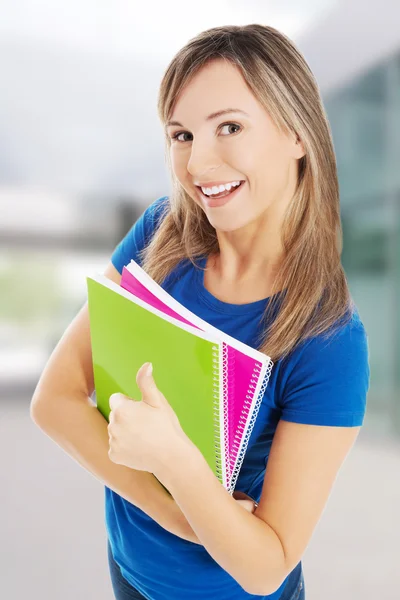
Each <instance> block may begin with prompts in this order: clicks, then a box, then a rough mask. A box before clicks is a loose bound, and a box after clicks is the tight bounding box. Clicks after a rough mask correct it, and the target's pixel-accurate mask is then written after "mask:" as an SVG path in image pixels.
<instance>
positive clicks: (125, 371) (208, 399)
mask: <svg viewBox="0 0 400 600" xmlns="http://www.w3.org/2000/svg"><path fill="white" fill-rule="evenodd" d="M87 288H88V306H89V317H90V335H91V345H92V359H93V371H94V383H95V390H96V401H97V408H98V410H99V411H100V412H101V413H102V414H103V416H104V417H105V418H106V419H107V421H108V420H109V414H110V406H109V398H110V396H111V394H113V393H115V392H121V393H123V394H125V395H127V396H129V397H130V398H133V399H134V400H140V399H141V394H140V391H139V388H138V386H137V384H136V374H137V372H138V370H139V368H140V367H141V366H142V364H143V363H145V362H148V361H149V362H151V363H153V375H154V379H155V381H156V383H157V387H158V388H159V389H160V391H161V392H162V393H163V394H164V396H165V397H166V398H167V400H168V402H169V403H170V404H171V406H172V408H173V409H174V411H175V412H176V414H177V416H178V419H179V422H180V424H181V426H182V429H183V430H184V431H185V433H186V435H187V436H188V437H189V438H190V439H191V440H192V442H193V443H194V444H195V445H196V446H197V447H198V448H199V450H200V451H201V453H202V454H203V456H204V458H205V459H206V461H207V463H208V464H209V466H210V468H211V469H212V470H213V472H214V474H215V475H216V477H218V479H219V480H220V482H221V483H222V484H223V483H224V467H223V465H222V460H223V458H222V448H223V447H224V446H223V440H222V437H221V436H222V435H223V400H222V362H221V361H222V357H221V353H222V348H221V343H220V342H219V341H218V340H217V339H216V338H213V337H212V336H211V335H210V334H208V333H205V332H203V331H201V330H200V329H196V328H194V327H193V328H192V327H190V326H189V325H186V324H184V323H182V322H180V321H177V320H175V319H174V318H172V317H169V316H166V315H165V314H163V313H162V312H160V311H158V310H157V309H153V308H152V307H149V306H148V305H146V304H145V303H144V302H142V301H141V300H139V299H137V298H135V297H134V296H133V295H132V294H130V293H129V292H127V291H126V290H124V289H123V288H122V287H120V286H119V285H117V284H116V283H114V282H113V281H111V280H109V279H108V278H106V277H105V276H104V275H95V276H93V277H87ZM220 379H221V384H220ZM221 426H222V427H221Z"/></svg>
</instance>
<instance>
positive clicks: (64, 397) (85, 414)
mask: <svg viewBox="0 0 400 600" xmlns="http://www.w3.org/2000/svg"><path fill="white" fill-rule="evenodd" d="M104 274H105V275H106V277H108V278H109V279H111V280H112V281H114V282H115V283H117V284H119V283H120V280H121V275H120V273H118V271H117V270H116V269H115V267H114V266H113V265H112V264H111V263H109V265H108V267H107V269H106V270H105V272H104ZM93 391H94V374H93V364H92V352H91V339H90V322H89V313H88V307H87V303H85V304H84V306H83V307H82V309H81V310H80V311H79V312H78V314H77V315H76V316H75V318H74V319H73V321H72V322H71V323H70V325H69V327H68V328H67V329H66V331H65V332H64V334H63V336H62V338H61V339H60V341H59V342H58V344H57V346H56V348H55V349H54V351H53V353H52V355H51V356H50V358H49V360H48V362H47V364H46V366H45V369H44V370H43V373H42V374H41V377H40V379H39V382H38V384H37V386H36V389H35V392H34V395H33V398H32V402H31V409H30V413H31V418H32V419H33V421H34V422H35V423H36V424H37V425H38V426H39V427H40V429H42V431H44V433H46V434H47V435H48V436H49V437H50V438H51V439H52V440H54V441H55V442H56V443H57V444H58V446H60V447H61V448H62V449H63V450H64V451H65V452H66V453H67V454H69V455H70V456H71V458H73V459H74V460H76V461H77V462H78V463H79V464H80V465H81V466H82V467H83V468H84V469H86V470H87V471H88V472H89V473H90V474H91V475H94V476H95V477H96V479H98V481H100V482H101V483H102V484H104V485H106V486H107V487H109V488H110V489H112V490H113V491H115V492H116V493H118V494H119V495H120V496H122V497H123V498H125V499H126V500H128V502H131V503H132V504H134V505H135V506H138V507H139V508H141V509H142V510H143V511H144V512H146V513H147V514H148V515H149V516H151V517H152V518H153V519H154V520H155V521H157V522H158V523H159V524H160V525H161V526H162V527H164V528H165V529H167V530H168V531H171V532H172V533H175V534H176V535H180V536H181V537H185V539H191V540H192V541H196V540H197V537H196V536H195V535H194V534H193V530H192V529H191V527H190V526H189V524H188V523H187V520H186V518H185V517H184V515H183V513H182V511H181V510H180V509H179V507H178V506H177V504H176V503H175V501H174V499H173V498H172V497H171V496H170V495H169V494H168V492H167V491H166V490H165V489H164V487H163V486H162V485H161V484H160V482H159V481H158V480H157V479H156V478H155V477H154V475H153V474H151V473H147V472H144V471H135V470H133V469H129V468H127V467H124V466H122V465H116V464H115V463H113V462H112V461H111V460H110V458H109V456H108V451H109V439H108V431H107V425H108V423H107V421H106V419H105V418H104V417H103V415H102V414H101V413H100V412H99V411H98V410H97V408H96V406H93V404H92V402H91V400H90V397H91V395H92V394H93Z"/></svg>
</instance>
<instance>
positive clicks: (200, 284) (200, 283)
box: [195, 256, 273, 315]
mask: <svg viewBox="0 0 400 600" xmlns="http://www.w3.org/2000/svg"><path fill="white" fill-rule="evenodd" d="M206 263H207V256H204V257H202V258H200V259H199V260H197V264H198V265H199V266H200V267H201V268H200V269H197V268H196V269H195V271H196V274H195V280H196V290H197V293H198V297H199V299H201V300H202V301H203V303H205V304H206V305H207V306H208V307H210V308H212V309H214V310H216V311H218V312H221V313H224V314H234V315H243V314H249V313H261V312H264V310H265V308H266V306H267V304H268V302H269V301H270V299H271V298H272V297H273V296H268V298H262V299H261V300H256V301H255V302H249V303H247V304H231V303H229V302H223V301H222V300H219V299H218V298H216V297H215V296H213V294H211V292H209V291H208V290H207V289H206V288H205V287H204V270H203V269H204V268H205V266H206Z"/></svg>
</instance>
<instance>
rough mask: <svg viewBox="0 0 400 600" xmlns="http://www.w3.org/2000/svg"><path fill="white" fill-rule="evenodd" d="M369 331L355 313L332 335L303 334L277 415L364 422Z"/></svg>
mask: <svg viewBox="0 0 400 600" xmlns="http://www.w3.org/2000/svg"><path fill="white" fill-rule="evenodd" d="M369 378H370V368H369V351H368V337H367V333H366V331H365V328H364V326H363V324H362V322H361V321H360V320H359V319H357V320H356V321H354V319H353V320H352V321H351V322H350V323H348V324H346V325H344V326H343V327H342V328H341V329H340V330H339V331H337V332H336V333H335V334H334V335H333V336H332V337H330V338H326V337H322V336H316V337H314V338H311V339H310V340H306V342H305V343H304V345H303V347H301V349H300V350H299V353H298V355H297V357H295V358H294V360H293V364H292V365H291V370H290V373H289V375H288V377H287V379H286V382H285V384H284V387H283V392H282V395H281V400H280V403H281V406H280V408H281V411H282V414H281V418H282V419H283V420H284V421H292V422H294V423H304V424H310V425H328V426H337V427H356V426H360V425H362V424H363V421H364V416H365V412H366V406H367V392H368V389H369Z"/></svg>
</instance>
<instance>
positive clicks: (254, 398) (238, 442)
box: [121, 261, 272, 491]
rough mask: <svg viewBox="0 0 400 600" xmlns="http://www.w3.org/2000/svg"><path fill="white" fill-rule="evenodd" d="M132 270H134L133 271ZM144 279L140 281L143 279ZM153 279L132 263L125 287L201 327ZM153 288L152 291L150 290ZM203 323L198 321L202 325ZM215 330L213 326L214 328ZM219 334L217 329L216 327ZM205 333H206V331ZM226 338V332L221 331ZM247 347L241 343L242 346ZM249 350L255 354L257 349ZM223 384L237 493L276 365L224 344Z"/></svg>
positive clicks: (126, 270) (232, 479) (229, 466)
mask: <svg viewBox="0 0 400 600" xmlns="http://www.w3.org/2000/svg"><path fill="white" fill-rule="evenodd" d="M130 269H132V271H133V272H132V271H131V270H130ZM139 277H140V280H139ZM149 280H150V278H149V276H148V275H147V274H146V273H145V272H144V271H143V270H142V269H141V268H140V266H139V265H137V264H136V263H135V262H134V261H131V263H130V265H129V266H128V268H126V267H124V268H123V271H122V278H121V286H122V287H124V289H126V290H127V291H129V292H131V293H132V294H134V295H136V296H137V297H139V298H141V299H142V300H143V301H144V302H147V303H148V304H150V305H152V306H154V307H156V308H158V309H159V310H161V311H163V312H164V313H165V314H168V315H170V316H173V317H175V318H176V319H179V320H181V321H182V322H184V323H187V324H191V325H193V326H195V327H198V326H197V325H196V323H195V322H194V319H193V317H192V318H191V319H190V320H189V319H186V318H184V317H183V316H182V315H181V314H180V313H179V312H177V310H174V309H172V308H171V307H170V306H169V305H168V304H166V302H163V300H161V299H160V298H159V297H158V296H157V295H156V292H157V293H159V295H160V296H162V298H163V299H164V300H168V301H169V302H171V303H173V305H174V307H175V308H177V309H178V310H182V311H183V312H184V313H185V314H188V315H189V316H190V311H188V310H187V309H185V307H182V305H180V303H178V302H177V301H176V300H175V299H172V301H171V298H172V297H171V296H170V295H169V294H168V293H167V292H166V291H165V290H163V289H162V288H161V286H158V284H156V283H155V282H154V281H152V280H151V281H149ZM150 286H151V290H150V289H149V287H150ZM200 321H201V320H200V319H198V322H200ZM210 327H211V326H210ZM212 329H213V331H215V328H212ZM202 330H204V329H203V328H202ZM217 331H218V332H219V334H221V335H222V336H224V334H223V332H220V331H219V330H217ZM242 346H243V344H241V347H242ZM249 351H250V352H251V353H252V354H254V349H252V348H251V349H250V348H249ZM222 354H223V358H222V360H223V385H224V438H225V447H224V452H225V460H226V463H227V464H226V470H227V476H228V478H229V481H228V487H229V489H230V490H231V491H233V489H234V486H235V484H236V480H237V477H238V475H239V471H240V467H241V464H242V462H243V459H244V455H245V451H246V448H247V444H248V441H249V438H250V434H251V431H252V429H253V426H254V422H255V418H256V416H257V413H258V410H259V406H260V403H261V401H262V396H263V394H264V391H265V388H266V385H267V382H268V379H269V374H270V371H271V367H272V363H271V361H270V360H269V359H268V357H267V356H265V355H262V356H263V358H264V360H263V361H262V360H256V359H255V358H254V356H249V355H248V354H246V353H245V352H243V351H241V350H239V349H237V348H235V347H233V346H231V345H230V344H228V343H226V342H223V353H222Z"/></svg>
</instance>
